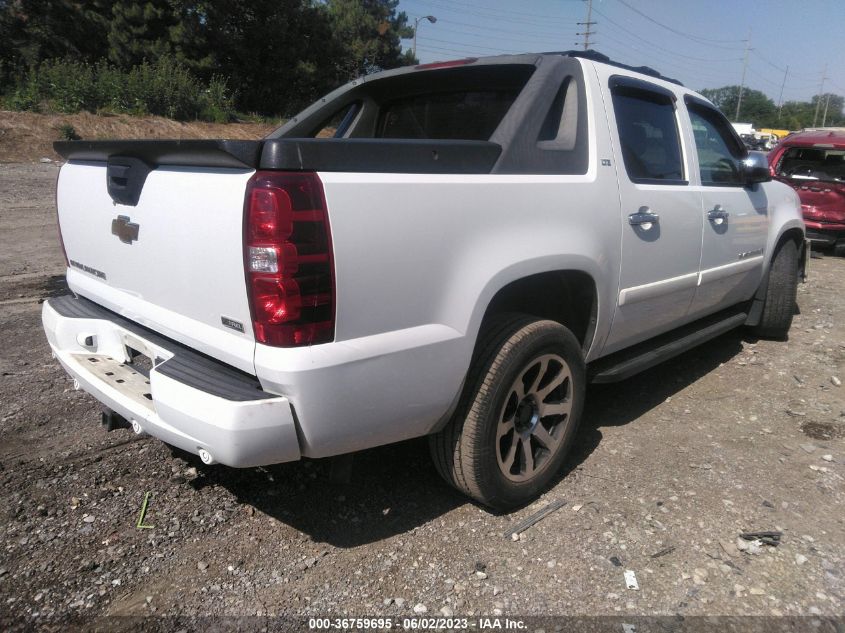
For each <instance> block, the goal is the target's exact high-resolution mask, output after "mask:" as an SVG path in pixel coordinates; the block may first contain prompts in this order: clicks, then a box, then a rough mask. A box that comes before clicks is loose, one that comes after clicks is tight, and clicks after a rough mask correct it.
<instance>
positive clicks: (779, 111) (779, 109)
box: [778, 66, 789, 121]
mask: <svg viewBox="0 0 845 633" xmlns="http://www.w3.org/2000/svg"><path fill="white" fill-rule="evenodd" d="M788 74H789V66H787V67H786V70H785V71H784V73H783V83H782V84H781V85H780V96H779V97H778V121H780V113H781V111H782V110H783V89H784V88H785V87H786V76H787V75H788Z"/></svg>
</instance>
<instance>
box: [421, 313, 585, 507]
mask: <svg viewBox="0 0 845 633" xmlns="http://www.w3.org/2000/svg"><path fill="white" fill-rule="evenodd" d="M473 359H474V360H473V365H472V367H471V368H470V372H469V375H468V376H467V382H466V386H465V388H464V393H463V395H462V397H461V401H460V403H459V405H458V409H457V411H456V412H455V415H454V416H453V418H452V419H451V421H450V422H449V423H448V424H447V426H446V428H444V429H443V430H442V431H440V432H439V433H437V434H435V435H433V436H431V438H430V447H431V453H432V457H433V459H434V462H435V465H436V466H437V469H438V471H439V472H440V474H441V475H442V476H443V477H444V479H446V481H448V482H449V483H450V484H452V485H453V486H455V487H456V488H458V489H459V490H461V491H462V492H464V493H466V494H467V495H468V496H470V497H472V498H473V499H475V500H476V501H478V502H480V503H482V504H484V505H487V506H490V507H491V508H494V509H497V510H508V509H511V508H514V507H517V506H520V505H523V504H525V503H528V502H529V501H531V500H532V499H534V498H535V497H536V496H537V495H539V494H540V493H541V492H542V491H543V489H544V488H545V487H546V486H547V485H548V484H549V482H550V481H551V480H552V479H553V478H554V476H555V475H556V474H557V473H558V472H559V471H560V468H561V465H562V464H563V461H564V459H565V458H566V454H567V453H568V452H569V447H570V445H571V443H572V439H573V437H574V435H575V431H576V429H577V427H578V422H579V420H580V417H581V410H582V407H583V402H584V390H585V385H586V373H585V369H584V360H583V356H582V354H581V347H580V345H579V343H578V340H577V339H576V338H575V336H573V334H572V333H571V332H570V331H569V330H568V329H567V328H565V327H564V326H562V325H561V324H559V323H556V322H554V321H544V320H537V319H535V318H533V317H529V316H525V315H504V316H500V317H496V318H495V319H492V320H491V322H490V323H489V324H488V325H487V327H485V331H484V334H483V335H482V337H481V339H480V341H479V345H478V349H477V351H476V354H475V355H474V357H473Z"/></svg>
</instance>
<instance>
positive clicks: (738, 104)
mask: <svg viewBox="0 0 845 633" xmlns="http://www.w3.org/2000/svg"><path fill="white" fill-rule="evenodd" d="M750 50H751V29H748V39H747V40H745V56H744V57H743V59H742V81H741V82H739V98H738V99H737V100H736V115H734V121H736V122H737V123H738V122H739V109H740V108H741V107H742V91H743V90H745V70H746V68H748V51H750Z"/></svg>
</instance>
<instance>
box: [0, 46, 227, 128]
mask: <svg viewBox="0 0 845 633" xmlns="http://www.w3.org/2000/svg"><path fill="white" fill-rule="evenodd" d="M4 104H5V106H6V107H7V108H8V109H10V110H26V111H31V112H40V113H45V114H47V113H53V112H59V113H66V114H70V113H76V112H80V111H82V110H86V111H88V112H105V113H126V114H136V115H144V114H153V115H159V116H165V117H168V118H171V119H177V120H182V121H185V120H197V119H199V120H204V121H212V122H215V123H227V122H229V121H232V120H233V119H234V114H235V110H234V101H233V95H232V93H231V91H230V90H229V88H228V86H227V84H226V81H225V79H223V78H221V77H213V78H212V79H211V80H210V81H209V82H208V83H207V84H204V83H203V82H201V81H200V80H198V79H197V78H196V77H194V76H193V75H192V74H191V73H190V72H189V71H188V70H187V69H186V68H185V67H184V66H182V65H181V64H180V63H179V62H178V61H176V60H174V59H173V58H171V57H168V56H163V57H161V58H160V59H158V60H157V61H156V62H154V63H150V62H144V63H142V64H140V65H138V66H135V67H133V68H132V69H130V70H128V71H127V70H121V69H119V68H116V67H115V66H112V65H110V64H108V63H106V62H99V63H97V64H94V65H91V64H86V63H83V62H76V61H73V60H48V61H45V62H42V63H41V64H38V65H36V66H33V67H32V68H30V69H29V71H28V72H27V73H26V75H25V76H23V77H22V78H20V79H19V80H18V82H17V83H16V84H15V85H14V87H13V88H12V89H11V90H10V91H9V92H8V93H7V95H6V97H5V99H4Z"/></svg>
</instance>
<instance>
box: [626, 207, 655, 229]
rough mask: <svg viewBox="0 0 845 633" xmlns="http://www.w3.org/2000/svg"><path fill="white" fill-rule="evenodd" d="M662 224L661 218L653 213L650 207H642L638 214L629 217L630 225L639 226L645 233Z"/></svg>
mask: <svg viewBox="0 0 845 633" xmlns="http://www.w3.org/2000/svg"><path fill="white" fill-rule="evenodd" d="M659 222H660V216H659V215H657V214H656V213H652V211H651V209H649V208H648V207H640V208H639V210H638V211H637V212H636V213H632V214H630V215H629V216H628V224H630V225H631V226H638V227H640V228H641V229H642V230H643V231H648V230H650V229H651V227H652V226H654V225H655V224H658V223H659Z"/></svg>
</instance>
